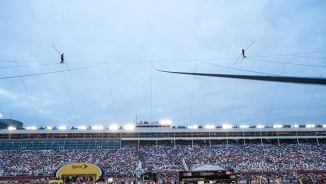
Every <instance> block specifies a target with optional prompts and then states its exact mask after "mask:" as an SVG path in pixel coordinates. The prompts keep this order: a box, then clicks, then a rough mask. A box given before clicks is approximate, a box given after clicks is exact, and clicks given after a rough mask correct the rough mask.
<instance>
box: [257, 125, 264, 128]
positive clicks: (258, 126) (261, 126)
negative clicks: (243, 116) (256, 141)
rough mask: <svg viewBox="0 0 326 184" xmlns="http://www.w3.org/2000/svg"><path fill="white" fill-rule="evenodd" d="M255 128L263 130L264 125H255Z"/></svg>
mask: <svg viewBox="0 0 326 184" xmlns="http://www.w3.org/2000/svg"><path fill="white" fill-rule="evenodd" d="M257 128H265V126H264V125H257Z"/></svg>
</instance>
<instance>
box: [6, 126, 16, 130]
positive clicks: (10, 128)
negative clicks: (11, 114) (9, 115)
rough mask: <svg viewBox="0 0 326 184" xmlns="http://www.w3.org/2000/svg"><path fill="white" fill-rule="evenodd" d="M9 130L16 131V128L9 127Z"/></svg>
mask: <svg viewBox="0 0 326 184" xmlns="http://www.w3.org/2000/svg"><path fill="white" fill-rule="evenodd" d="M7 129H8V130H16V127H13V126H9V127H8V128H7Z"/></svg>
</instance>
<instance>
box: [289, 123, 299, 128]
mask: <svg viewBox="0 0 326 184" xmlns="http://www.w3.org/2000/svg"><path fill="white" fill-rule="evenodd" d="M291 127H292V128H299V125H297V124H294V125H292V126H291Z"/></svg>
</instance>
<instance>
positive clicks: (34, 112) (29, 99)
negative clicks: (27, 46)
mask: <svg viewBox="0 0 326 184" xmlns="http://www.w3.org/2000/svg"><path fill="white" fill-rule="evenodd" d="M16 65H17V63H16ZM17 70H18V72H19V75H20V76H21V77H20V79H21V80H22V83H23V86H24V89H25V92H26V95H27V97H28V101H29V104H30V105H31V107H32V110H33V113H34V117H35V119H36V122H37V125H38V126H40V124H39V122H38V119H37V116H36V113H35V110H34V107H33V104H32V102H31V99H30V97H29V94H28V91H27V88H26V85H25V82H24V79H23V77H22V75H21V73H20V70H19V67H18V65H17Z"/></svg>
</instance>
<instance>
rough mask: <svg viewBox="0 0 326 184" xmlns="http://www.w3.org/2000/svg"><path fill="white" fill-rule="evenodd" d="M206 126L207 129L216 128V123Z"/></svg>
mask: <svg viewBox="0 0 326 184" xmlns="http://www.w3.org/2000/svg"><path fill="white" fill-rule="evenodd" d="M205 128H206V129H214V128H215V126H214V125H206V126H205Z"/></svg>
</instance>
